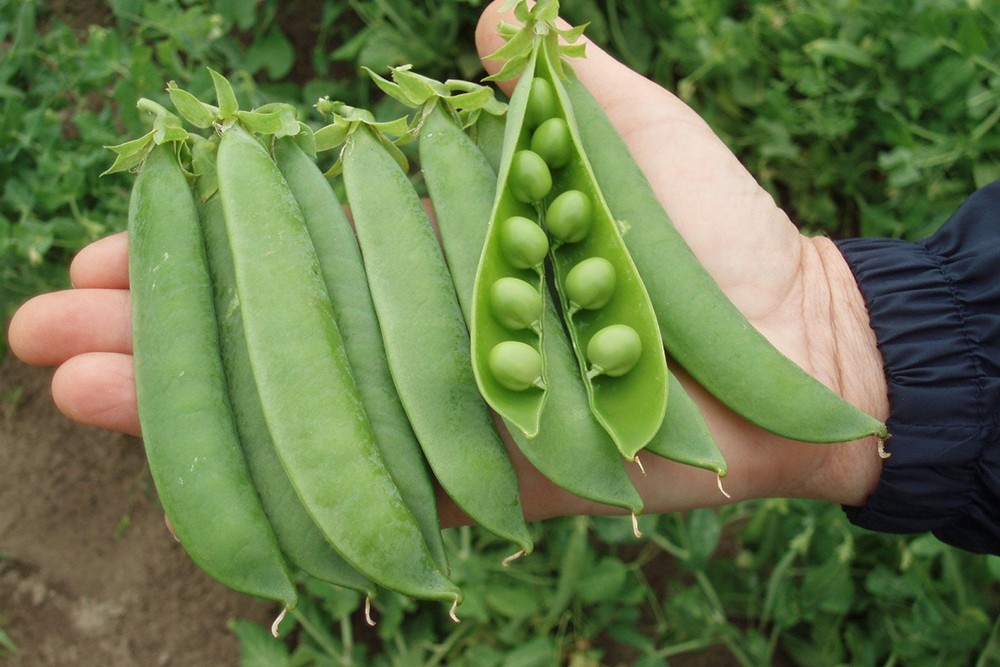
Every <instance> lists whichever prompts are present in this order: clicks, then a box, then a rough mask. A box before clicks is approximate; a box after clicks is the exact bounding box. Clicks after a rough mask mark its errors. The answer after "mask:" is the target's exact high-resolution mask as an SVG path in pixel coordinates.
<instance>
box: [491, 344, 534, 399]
mask: <svg viewBox="0 0 1000 667" xmlns="http://www.w3.org/2000/svg"><path fill="white" fill-rule="evenodd" d="M489 366H490V372H492V373H493V377H495V378H496V381H497V382H499V383H500V384H502V385H503V386H504V387H506V388H507V389H510V390H511V391H525V390H527V389H530V388H531V387H533V386H536V385H537V383H538V381H539V379H540V378H541V376H542V355H541V354H539V353H538V350H536V349H535V348H533V347H531V346H530V345H528V344H527V343H522V342H520V341H516V340H505V341H503V342H500V343H497V344H496V345H494V346H493V349H492V350H490V358H489Z"/></svg>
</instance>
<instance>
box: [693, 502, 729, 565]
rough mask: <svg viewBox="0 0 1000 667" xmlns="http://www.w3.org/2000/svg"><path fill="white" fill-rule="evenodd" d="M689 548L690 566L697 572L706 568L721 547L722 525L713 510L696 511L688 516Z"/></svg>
mask: <svg viewBox="0 0 1000 667" xmlns="http://www.w3.org/2000/svg"><path fill="white" fill-rule="evenodd" d="M686 532H687V548H688V552H689V553H690V557H689V559H688V564H689V565H690V566H691V567H693V568H694V569H696V570H700V569H702V568H704V567H705V565H706V564H707V563H708V560H709V559H710V558H711V557H712V554H713V553H715V549H716V547H718V546H719V539H720V537H721V536H722V524H721V523H720V522H719V518H718V516H717V515H716V513H715V510H712V509H696V510H692V511H691V512H690V514H688V519H687V531H686Z"/></svg>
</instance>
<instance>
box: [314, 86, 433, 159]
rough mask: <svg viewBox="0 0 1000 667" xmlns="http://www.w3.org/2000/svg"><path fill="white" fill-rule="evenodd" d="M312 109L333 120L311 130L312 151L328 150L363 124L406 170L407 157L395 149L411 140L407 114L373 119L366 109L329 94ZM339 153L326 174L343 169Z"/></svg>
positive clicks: (339, 143)
mask: <svg viewBox="0 0 1000 667" xmlns="http://www.w3.org/2000/svg"><path fill="white" fill-rule="evenodd" d="M316 109H317V110H318V111H319V112H320V113H321V114H323V115H330V116H332V117H333V121H332V123H331V124H330V125H327V126H325V127H322V128H320V129H318V130H316V132H315V136H314V139H315V143H316V151H317V152H322V151H327V150H332V149H334V148H337V147H338V146H340V145H342V144H343V143H344V142H346V141H347V139H348V138H349V137H350V136H351V133H352V132H354V131H355V130H356V129H357V127H358V126H359V125H366V126H368V127H370V128H371V129H372V131H373V132H374V133H375V136H376V137H378V139H379V141H380V142H381V143H382V144H383V145H384V146H385V149H386V150H387V151H388V152H389V154H390V155H392V157H393V159H394V160H395V161H396V163H397V164H398V165H399V166H400V168H401V169H402V170H403V171H404V172H406V171H409V170H410V161H409V160H408V159H407V158H406V155H405V154H404V153H403V151H401V150H400V149H399V146H400V145H401V144H405V143H407V142H408V141H411V140H412V138H413V132H412V131H411V129H412V127H411V125H410V120H409V118H408V117H406V116H404V117H402V118H397V119H395V120H390V121H377V120H375V115H374V114H372V112H371V111H368V110H367V109H361V108H358V107H352V106H350V105H349V104H345V103H344V102H337V101H333V100H330V99H329V98H325V97H324V98H322V99H320V100H319V101H317V102H316ZM388 135H393V136H395V137H396V139H390V138H389V136H388ZM342 157H343V156H342V155H341V156H338V158H337V161H336V162H334V164H333V165H332V166H331V167H330V168H329V169H328V170H327V171H326V176H327V177H333V176H337V175H339V174H340V173H341V171H342V170H343V161H342Z"/></svg>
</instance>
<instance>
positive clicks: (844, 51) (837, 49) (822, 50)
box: [802, 38, 872, 67]
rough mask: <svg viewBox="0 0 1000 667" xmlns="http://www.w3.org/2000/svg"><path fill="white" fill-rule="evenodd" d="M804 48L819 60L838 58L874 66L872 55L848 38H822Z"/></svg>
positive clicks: (863, 65)
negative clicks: (847, 39)
mask: <svg viewBox="0 0 1000 667" xmlns="http://www.w3.org/2000/svg"><path fill="white" fill-rule="evenodd" d="M802 48H803V50H804V51H805V52H806V53H807V54H809V55H810V56H815V57H816V59H817V60H819V61H822V59H823V58H836V59H837V60H844V61H847V62H850V63H854V64H855V65H859V66H861V67H871V66H872V58H871V56H870V55H869V54H868V53H866V52H865V51H864V50H862V49H861V48H860V47H859V46H858V45H856V44H852V43H851V42H848V41H846V40H842V39H828V38H820V39H815V40H813V41H811V42H809V43H808V44H806V45H805V46H803V47H802Z"/></svg>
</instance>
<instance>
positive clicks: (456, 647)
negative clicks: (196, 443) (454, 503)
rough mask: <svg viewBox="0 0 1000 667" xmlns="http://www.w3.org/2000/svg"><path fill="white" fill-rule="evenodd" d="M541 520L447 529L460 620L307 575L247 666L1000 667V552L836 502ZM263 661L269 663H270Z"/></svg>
mask: <svg viewBox="0 0 1000 667" xmlns="http://www.w3.org/2000/svg"><path fill="white" fill-rule="evenodd" d="M640 523H641V528H642V532H643V537H642V538H640V539H636V538H635V536H634V535H633V533H632V524H631V521H630V519H628V518H627V517H601V518H586V517H574V518H566V519H555V520H550V521H547V522H544V523H543V524H539V525H536V526H535V527H534V529H535V530H536V531H537V534H536V535H535V541H536V544H537V545H538V548H537V549H536V551H535V553H533V554H532V555H530V556H527V557H525V558H523V559H521V560H518V561H515V562H513V563H511V564H510V566H509V567H507V568H504V567H502V566H501V562H502V560H503V558H504V557H505V556H506V555H508V552H509V549H510V546H509V544H507V543H505V542H503V541H500V540H498V539H496V538H494V537H492V536H490V535H489V534H488V533H487V532H486V531H482V530H480V529H478V528H460V529H452V530H449V531H447V535H446V537H447V541H448V546H449V549H450V553H451V554H452V556H451V563H452V573H453V575H454V576H455V580H456V581H457V582H458V583H459V584H460V585H461V586H462V589H463V591H465V594H466V601H465V602H464V603H463V604H462V605H461V606H460V607H459V610H458V614H459V617H460V618H461V623H459V624H457V625H456V624H455V623H453V622H452V621H450V620H449V619H448V617H447V609H446V608H445V607H442V606H441V605H440V604H436V603H415V602H413V601H410V600H406V599H404V598H400V597H399V596H395V595H392V594H385V595H384V596H383V597H382V598H381V599H377V600H375V601H374V603H373V613H372V615H373V617H374V620H375V622H376V625H375V626H374V627H373V628H372V627H369V626H367V625H366V624H364V623H363V621H362V618H363V613H362V610H361V608H362V600H361V598H360V596H359V595H358V594H356V593H352V592H347V591H341V590H337V589H336V588H333V587H330V586H328V585H325V584H320V583H318V582H314V581H312V582H308V583H307V590H308V591H309V595H308V596H306V598H305V601H304V603H303V605H302V607H301V608H300V609H298V610H296V611H295V612H294V613H293V617H290V618H289V619H287V620H286V621H285V623H283V624H282V640H281V641H279V640H273V639H270V638H269V637H268V636H267V635H266V631H265V630H264V629H263V628H257V629H255V630H254V631H253V633H254V634H253V635H252V637H251V635H249V634H247V635H244V634H242V633H241V637H242V638H243V639H244V641H243V644H242V645H243V651H244V660H245V661H246V662H245V664H247V665H252V664H258V663H257V662H256V661H258V660H261V659H262V656H264V655H268V656H273V655H275V654H276V653H277V652H278V651H280V652H281V656H282V660H283V662H282V661H274V662H271V663H270V664H275V665H305V664H309V665H326V664H331V665H341V664H343V665H346V664H353V665H371V666H373V667H374V666H377V667H387V666H390V665H459V666H462V665H468V666H470V667H472V666H490V665H495V666H497V667H500V666H501V665H504V666H505V665H540V666H541V665H552V664H566V665H580V666H583V665H588V666H594V667H596V666H598V665H625V664H628V665H644V666H647V667H652V666H660V665H668V664H671V662H676V663H677V664H682V665H683V664H685V663H684V662H683V660H684V657H685V656H687V657H691V656H696V655H711V656H713V660H714V662H713V663H712V664H719V665H741V666H744V667H750V666H755V665H774V664H778V665H803V666H809V667H826V666H829V667H836V666H838V665H852V666H858V667H865V666H872V667H874V666H876V665H891V664H899V665H941V666H951V665H954V666H955V667H959V666H962V665H978V666H981V667H984V666H986V665H992V664H998V662H1000V621H998V618H997V610H998V609H1000V576H998V569H1000V568H998V565H997V561H998V559H997V558H994V557H989V558H988V557H984V556H977V555H973V554H969V553H965V552H961V551H958V550H955V549H952V548H950V547H947V546H944V545H943V544H941V543H940V542H938V541H937V540H936V539H935V538H933V537H930V536H919V537H913V538H899V537H889V536H883V535H876V534H872V533H868V532H865V531H862V530H860V529H857V528H854V527H852V526H851V525H850V524H849V523H848V522H847V520H846V518H845V516H844V515H843V513H842V511H841V510H840V508H838V507H834V506H830V505H829V504H821V503H813V502H806V501H787V500H769V501H761V502H756V503H745V504H742V505H739V506H735V507H730V508H727V509H724V510H720V511H713V510H696V511H693V512H689V513H686V514H676V515H668V516H648V517H643V518H642V519H641V521H640ZM261 664H263V663H261Z"/></svg>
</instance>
